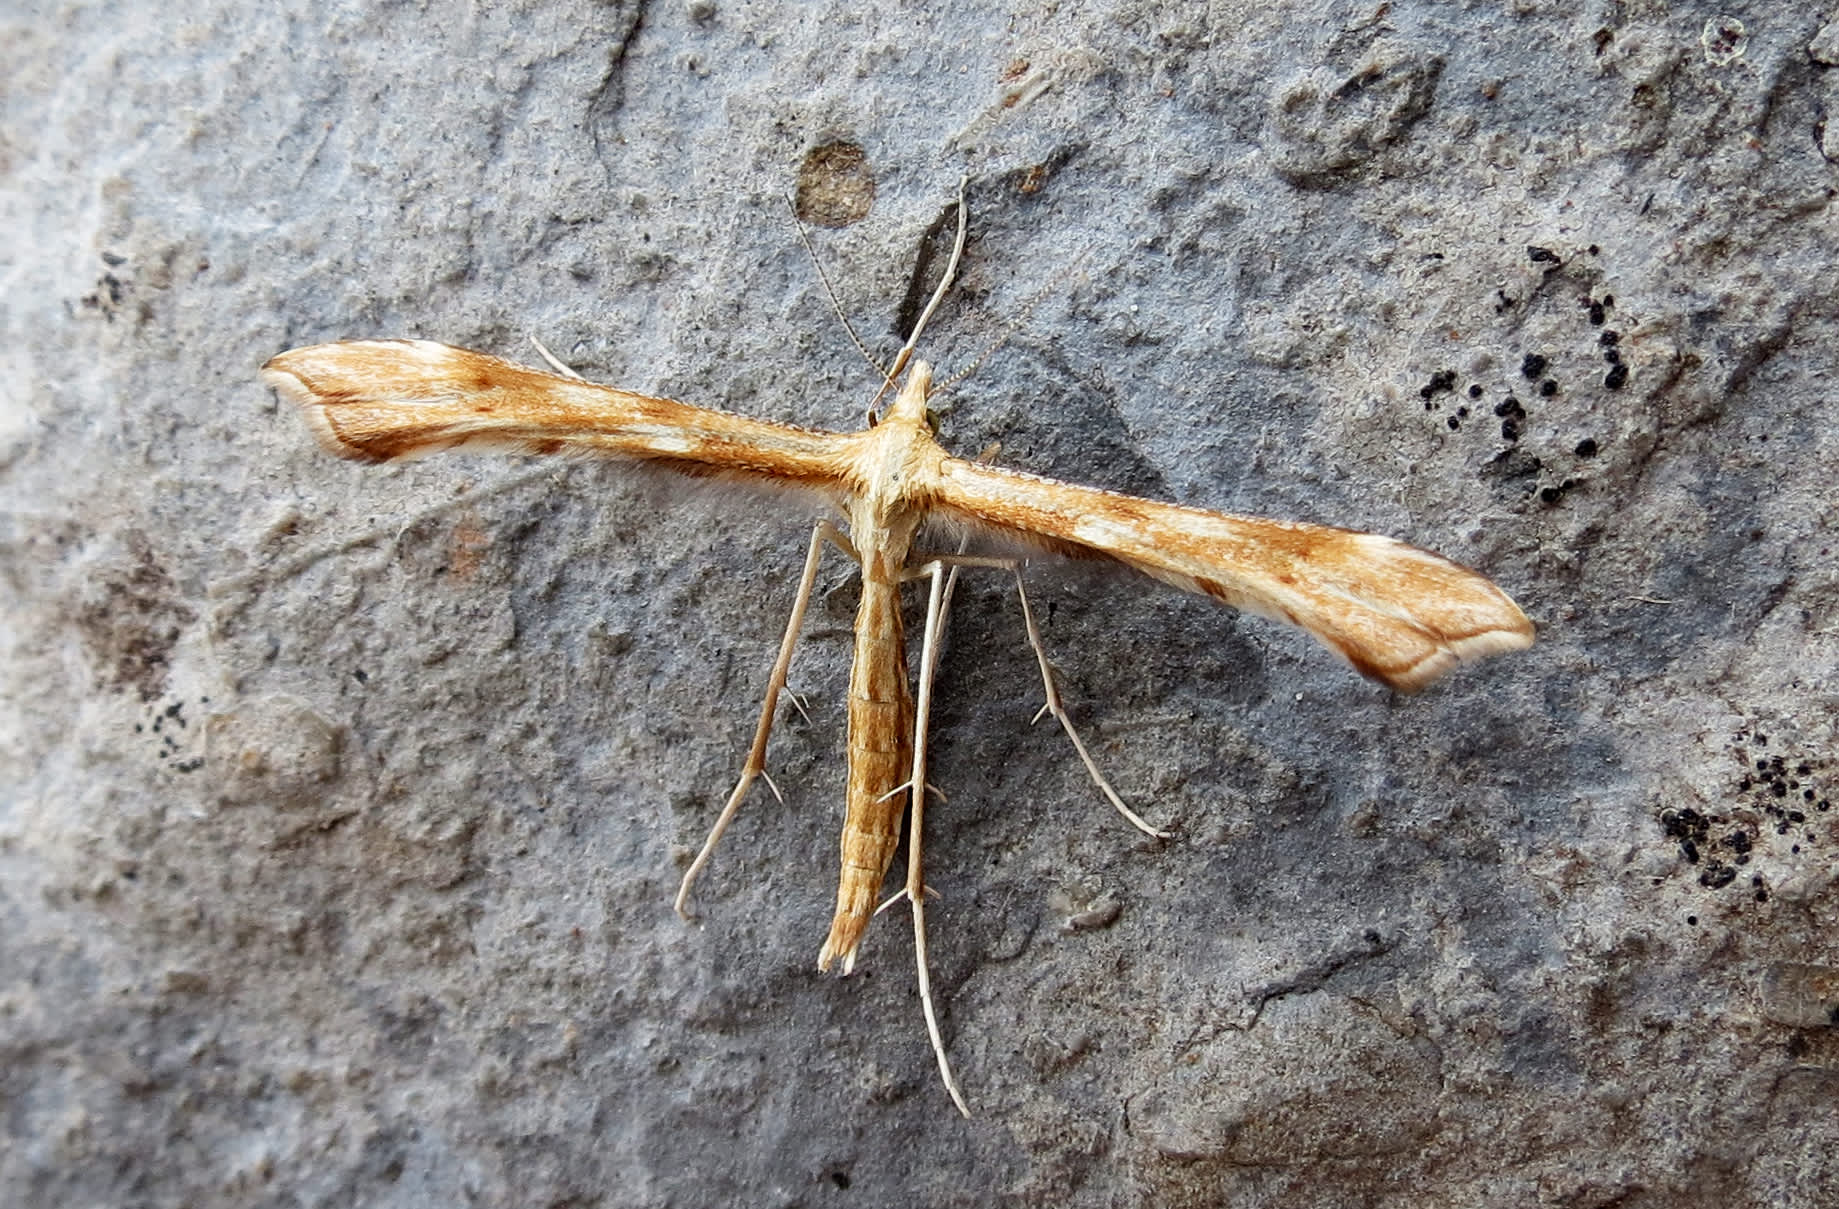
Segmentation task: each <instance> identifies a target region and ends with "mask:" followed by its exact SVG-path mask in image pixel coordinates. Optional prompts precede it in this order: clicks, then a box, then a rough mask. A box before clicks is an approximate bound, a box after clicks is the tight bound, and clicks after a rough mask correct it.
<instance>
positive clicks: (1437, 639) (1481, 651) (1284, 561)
mask: <svg viewBox="0 0 1839 1209" xmlns="http://www.w3.org/2000/svg"><path fill="white" fill-rule="evenodd" d="M937 474H938V477H937V482H938V495H937V497H936V498H935V499H934V500H933V501H932V502H933V506H934V507H935V508H936V509H938V510H939V511H941V512H944V513H948V514H952V515H955V516H956V517H957V518H958V519H960V520H962V521H965V522H968V523H969V524H971V525H972V526H982V527H988V528H993V529H996V530H999V531H1003V532H1005V533H1006V534H1008V535H1010V536H1013V537H1014V538H1016V539H1017V540H1020V541H1024V542H1026V541H1028V540H1029V539H1031V538H1033V539H1035V540H1039V539H1042V538H1045V539H1047V540H1048V541H1050V542H1053V543H1066V544H1069V545H1072V546H1075V547H1080V548H1083V549H1084V550H1089V551H1091V552H1093V553H1095V554H1100V555H1105V556H1108V557H1110V558H1115V559H1117V560H1118V561H1120V562H1123V563H1125V564H1127V565H1129V566H1131V567H1134V568H1136V569H1137V570H1139V571H1141V572H1143V573H1144V574H1145V575H1150V576H1154V577H1155V578H1156V579H1159V580H1162V581H1163V582H1164V583H1169V584H1173V585H1174V586H1176V587H1178V588H1183V589H1185V590H1187V591H1189V592H1198V593H1201V594H1202V595H1205V596H1211V597H1213V598H1214V599H1215V600H1220V601H1224V602H1225V603H1227V604H1229V605H1232V606H1233V607H1234V608H1237V609H1243V610H1245V611H1247V612H1251V613H1257V614H1259V615H1261V616H1264V617H1269V618H1273V619H1275V620H1278V621H1287V622H1289V623H1290V624H1292V625H1296V626H1301V627H1302V628H1303V629H1305V630H1307V631H1309V632H1310V633H1311V634H1313V635H1315V636H1316V637H1317V638H1318V639H1320V640H1321V641H1322V642H1323V643H1324V644H1325V645H1326V646H1328V647H1329V648H1330V649H1331V650H1333V651H1335V652H1336V653H1338V654H1339V655H1340V656H1341V657H1342V658H1343V659H1345V660H1347V662H1348V663H1350V664H1351V665H1353V667H1354V669H1355V670H1356V671H1358V672H1359V673H1360V674H1361V675H1363V676H1368V677H1371V678H1372V679H1374V680H1378V681H1380V682H1381V683H1383V684H1386V685H1389V686H1390V687H1392V688H1395V689H1397V690H1399V691H1400V692H1407V693H1413V692H1416V691H1417V690H1419V689H1421V688H1424V687H1425V686H1426V685H1428V684H1430V683H1431V682H1432V681H1434V680H1436V679H1437V678H1438V677H1440V676H1442V675H1443V674H1444V673H1445V672H1448V671H1450V670H1452V669H1453V668H1455V667H1456V666H1457V665H1458V664H1461V663H1465V662H1467V661H1469V660H1473V659H1480V658H1482V657H1484V656H1487V655H1495V654H1500V653H1502V652H1505V651H1516V650H1520V649H1522V648H1524V647H1528V646H1531V645H1532V640H1533V627H1532V623H1531V622H1530V621H1528V620H1527V619H1526V616H1525V614H1523V613H1521V612H1520V610H1519V607H1518V606H1516V605H1515V604H1514V603H1513V601H1512V600H1511V599H1510V598H1509V597H1508V596H1507V594H1506V593H1505V592H1503V591H1501V590H1500V589H1499V588H1497V587H1495V586H1494V584H1493V583H1491V582H1489V581H1488V580H1487V579H1486V578H1484V577H1483V576H1481V575H1478V574H1476V573H1475V572H1474V571H1471V570H1469V569H1468V568H1467V567H1464V566H1462V565H1460V564H1459V563H1454V562H1451V561H1450V560H1449V559H1447V558H1443V557H1441V556H1439V555H1436V554H1431V553H1430V552H1428V551H1425V550H1419V549H1417V548H1416V547H1415V546H1408V545H1406V544H1405V543H1404V542H1400V541H1394V540H1393V539H1392V538H1389V537H1381V536H1379V535H1378V534H1375V533H1360V532H1357V531H1355V530H1352V529H1336V528H1331V527H1329V526H1326V525H1309V524H1302V523H1298V522H1292V521H1276V520H1267V519H1265V518H1263V517H1255V516H1232V515H1229V514H1227V513H1223V512H1209V511H1207V510H1205V509H1202V508H1187V507H1183V506H1181V505H1179V504H1164V503H1158V502H1156V501H1154V500H1145V499H1138V498H1136V497H1135V496H1129V495H1121V494H1119V493H1117V492H1113V491H1101V490H1099V489H1098V488H1095V487H1078V486H1074V485H1073V484H1071V483H1062V482H1059V481H1058V480H1055V479H1049V478H1044V477H1042V476H1039V475H1032V474H1027V473H1024V472H1022V471H1018V470H1007V469H1003V468H1002V467H997V466H987V465H983V464H981V463H976V462H967V461H963V460H961V459H959V458H946V459H944V460H943V461H942V462H941V463H940V464H939V466H938V471H937Z"/></svg>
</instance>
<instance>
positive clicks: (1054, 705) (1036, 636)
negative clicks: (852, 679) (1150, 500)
mask: <svg viewBox="0 0 1839 1209" xmlns="http://www.w3.org/2000/svg"><path fill="white" fill-rule="evenodd" d="M932 562H933V563H944V564H946V565H948V566H950V567H951V568H952V574H953V576H954V579H953V581H952V583H955V582H956V579H955V576H956V575H957V570H958V568H960V567H995V568H998V569H1000V570H1004V571H1007V572H1009V573H1010V574H1011V575H1012V576H1014V577H1015V595H1016V599H1018V600H1020V601H1021V602H1022V624H1023V625H1024V626H1025V627H1026V628H1027V631H1028V645H1029V646H1030V647H1031V648H1033V650H1034V657H1035V662H1036V664H1037V665H1038V666H1039V667H1040V669H1041V685H1042V687H1043V688H1045V689H1046V692H1047V704H1046V705H1043V706H1042V707H1041V711H1040V713H1037V714H1036V715H1035V721H1037V722H1038V721H1040V719H1041V715H1042V714H1052V715H1053V716H1054V719H1055V721H1057V722H1059V723H1060V728H1061V729H1062V730H1064V731H1065V732H1066V737H1067V738H1069V739H1071V740H1072V741H1073V750H1074V751H1076V752H1078V753H1079V761H1080V763H1082V764H1084V765H1085V766H1086V772H1087V774H1088V775H1090V776H1091V778H1092V783H1093V784H1094V785H1096V786H1098V791H1099V792H1100V793H1102V794H1104V795H1105V800H1106V801H1108V802H1110V803H1111V805H1112V806H1114V807H1116V808H1117V812H1118V813H1119V814H1121V815H1123V816H1124V817H1125V818H1126V819H1129V820H1130V824H1131V826H1133V827H1135V828H1136V829H1137V830H1138V831H1141V832H1142V833H1143V834H1145V835H1150V836H1154V837H1155V838H1157V839H1159V840H1166V839H1168V838H1169V833H1168V832H1166V831H1158V830H1157V829H1156V828H1154V827H1151V826H1150V825H1149V824H1148V823H1147V822H1145V821H1144V820H1143V817H1142V816H1141V815H1139V814H1137V812H1136V811H1134V810H1132V809H1131V808H1130V807H1129V806H1127V805H1125V804H1124V799H1123V798H1122V797H1120V796H1118V792H1117V790H1115V789H1113V788H1111V782H1109V781H1107V780H1106V779H1105V774H1104V773H1102V772H1100V771H1099V769H1098V762H1097V761H1095V760H1094V759H1092V753H1091V752H1089V751H1087V750H1086V745H1085V740H1083V739H1081V738H1080V737H1079V731H1078V730H1077V729H1075V728H1074V726H1073V720H1072V718H1070V717H1069V716H1068V715H1067V712H1066V709H1065V707H1064V706H1063V705H1061V703H1060V690H1059V689H1058V688H1057V687H1055V685H1054V672H1053V668H1052V667H1051V666H1050V665H1049V664H1048V662H1047V644H1046V643H1045V642H1043V641H1042V639H1041V630H1040V627H1039V626H1037V625H1036V624H1035V621H1034V609H1032V608H1031V607H1030V606H1029V604H1028V592H1027V590H1026V589H1025V588H1024V587H1023V586H1022V564H1021V562H1020V560H1018V559H1013V558H983V557H978V556H968V555H961V554H959V555H954V554H942V555H939V556H938V557H937V558H935V559H933V560H932ZM931 565H932V563H926V564H923V566H922V568H921V570H920V571H919V572H918V574H924V573H925V570H924V568H925V567H929V566H931ZM945 593H946V597H947V600H948V601H949V598H950V594H951V584H947V586H946V588H945ZM935 658H936V656H935Z"/></svg>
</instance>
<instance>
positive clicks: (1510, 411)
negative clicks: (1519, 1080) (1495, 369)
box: [1494, 395, 1526, 420]
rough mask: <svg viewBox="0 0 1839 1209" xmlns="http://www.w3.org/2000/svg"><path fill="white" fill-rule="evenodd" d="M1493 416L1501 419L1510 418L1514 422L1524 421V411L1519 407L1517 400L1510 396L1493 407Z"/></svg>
mask: <svg viewBox="0 0 1839 1209" xmlns="http://www.w3.org/2000/svg"><path fill="white" fill-rule="evenodd" d="M1494 414H1495V415H1497V416H1500V417H1502V418H1503V419H1505V418H1509V417H1510V418H1512V419H1515V420H1524V419H1525V418H1526V409H1525V408H1524V407H1522V406H1520V401H1519V400H1518V399H1516V398H1514V397H1513V396H1512V395H1508V396H1507V397H1506V398H1505V399H1502V400H1501V401H1500V402H1499V403H1496V404H1495V405H1494Z"/></svg>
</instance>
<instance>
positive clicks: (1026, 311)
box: [934, 247, 1092, 394]
mask: <svg viewBox="0 0 1839 1209" xmlns="http://www.w3.org/2000/svg"><path fill="white" fill-rule="evenodd" d="M1091 257H1092V249H1091V248H1089V247H1088V248H1085V249H1083V250H1081V251H1080V253H1079V255H1077V256H1075V257H1073V260H1072V263H1071V264H1069V265H1068V266H1067V268H1068V270H1069V271H1072V270H1078V269H1080V268H1081V267H1082V266H1083V265H1084V264H1085V262H1086V261H1087V260H1090V259H1091ZM1058 284H1059V280H1058V279H1053V280H1049V281H1044V282H1042V283H1041V284H1040V285H1039V286H1036V287H1035V291H1034V293H1032V294H1030V295H1029V296H1028V298H1027V300H1026V301H1024V302H1023V303H1022V305H1021V308H1020V309H1019V310H1017V311H1016V313H1015V318H1013V319H1011V320H1010V321H1009V322H1008V323H1007V324H1005V325H1004V326H1003V330H1002V332H1001V334H1000V335H998V336H997V337H996V339H994V340H992V341H990V345H989V347H988V348H986V349H984V350H983V351H982V352H981V353H978V354H977V356H976V358H975V359H974V360H973V361H972V362H971V363H970V364H969V365H967V366H965V367H964V368H963V369H961V370H959V371H958V372H957V373H955V374H953V375H952V376H951V377H950V378H948V379H947V380H946V381H945V382H944V383H942V384H941V385H939V386H938V387H936V388H935V390H934V393H937V394H943V393H944V392H946V391H948V390H950V389H951V388H952V387H954V386H956V385H958V384H959V383H960V382H962V381H964V380H965V379H966V378H968V377H970V376H971V375H972V374H974V373H976V372H977V371H978V370H980V369H982V368H983V363H984V362H985V361H988V360H989V359H990V358H991V357H994V356H995V355H996V353H997V351H998V350H999V349H1001V348H1002V347H1003V345H1005V344H1007V343H1009V341H1010V340H1012V339H1014V337H1015V333H1017V332H1019V331H1021V330H1022V325H1023V324H1024V323H1027V322H1028V319H1029V317H1030V316H1032V315H1033V314H1034V309H1035V308H1036V307H1037V306H1039V305H1041V299H1043V298H1045V297H1047V295H1048V292H1049V291H1050V290H1052V289H1053V288H1054V287H1055V286H1057V285H1058Z"/></svg>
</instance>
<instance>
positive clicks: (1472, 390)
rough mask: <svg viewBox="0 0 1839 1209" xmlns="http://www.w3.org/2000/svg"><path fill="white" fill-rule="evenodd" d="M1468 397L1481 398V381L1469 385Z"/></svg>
mask: <svg viewBox="0 0 1839 1209" xmlns="http://www.w3.org/2000/svg"><path fill="white" fill-rule="evenodd" d="M1469 398H1471V399H1479V398H1481V383H1479V382H1476V383H1472V384H1471V385H1470V386H1469Z"/></svg>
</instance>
